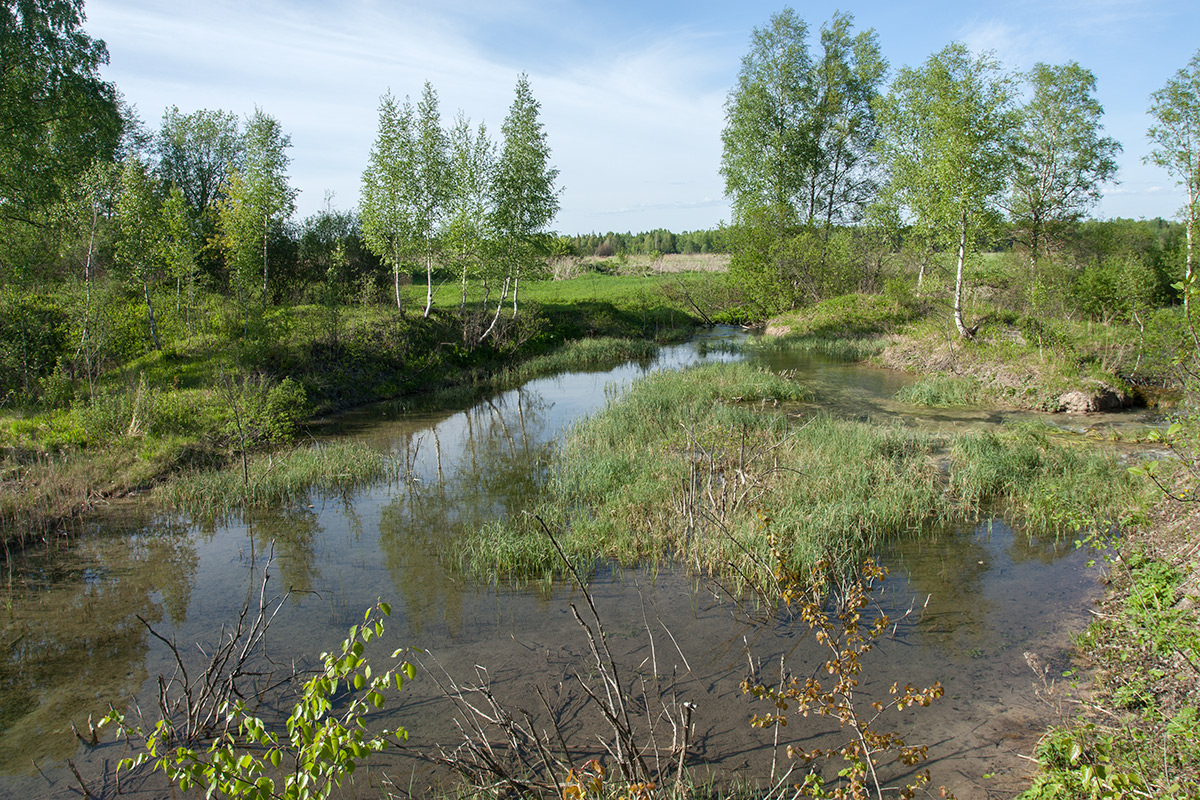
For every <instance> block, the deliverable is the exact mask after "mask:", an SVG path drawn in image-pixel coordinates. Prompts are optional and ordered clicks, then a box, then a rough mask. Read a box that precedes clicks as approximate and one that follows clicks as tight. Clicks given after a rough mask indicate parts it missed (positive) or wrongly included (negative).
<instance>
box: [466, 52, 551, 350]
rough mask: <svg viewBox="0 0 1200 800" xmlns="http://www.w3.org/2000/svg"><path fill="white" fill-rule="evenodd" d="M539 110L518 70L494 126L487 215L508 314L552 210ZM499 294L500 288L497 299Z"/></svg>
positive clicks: (536, 255)
mask: <svg viewBox="0 0 1200 800" xmlns="http://www.w3.org/2000/svg"><path fill="white" fill-rule="evenodd" d="M540 109H541V104H540V103H538V101H537V100H536V99H534V97H533V92H532V91H531V90H530V88H529V76H528V75H524V74H522V75H521V76H520V77H519V78H518V79H517V88H516V92H515V96H514V98H513V102H512V105H511V106H509V110H508V116H507V117H505V118H504V124H503V125H502V126H501V128H500V131H501V133H502V137H503V142H502V144H501V146H500V157H499V159H498V160H497V162H496V171H495V179H494V182H493V188H492V191H493V203H494V205H493V210H492V218H491V224H492V229H493V231H494V232H495V234H496V236H497V243H498V245H499V247H500V258H501V260H502V262H503V263H504V264H505V265H506V268H507V275H506V278H505V285H506V287H507V286H508V285H509V284H510V283H511V287H512V292H513V314H514V315H516V313H517V293H518V291H519V287H520V282H521V275H522V273H523V272H525V271H528V270H529V269H531V268H532V267H534V266H535V265H536V264H537V263H538V260H539V258H540V257H541V255H542V254H544V252H545V245H544V242H543V239H544V237H545V233H546V231H547V229H548V227H549V225H550V223H551V222H553V221H554V217H555V215H557V214H558V195H559V190H558V189H557V188H556V187H555V185H554V184H555V181H556V180H557V179H558V170H557V169H556V168H554V167H552V166H550V146H549V144H548V143H547V141H546V131H545V128H544V127H543V125H542V123H541V121H540V120H539V119H538V113H539V111H540ZM503 295H504V292H503V291H502V293H501V301H500V302H501V303H503V301H504V298H503ZM498 317H499V307H497V318H498ZM494 326H495V320H493V323H492V327H494ZM492 327H489V329H488V331H487V333H490V332H491V330H492ZM487 333H485V334H484V335H485V336H486V335H487Z"/></svg>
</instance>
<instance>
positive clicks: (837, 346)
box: [725, 335, 887, 362]
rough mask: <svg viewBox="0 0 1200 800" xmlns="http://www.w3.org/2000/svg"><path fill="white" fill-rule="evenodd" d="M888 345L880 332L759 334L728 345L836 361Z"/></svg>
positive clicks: (859, 358)
mask: <svg viewBox="0 0 1200 800" xmlns="http://www.w3.org/2000/svg"><path fill="white" fill-rule="evenodd" d="M886 346H887V340H886V339H884V338H882V337H879V336H850V337H840V336H839V337H828V336H794V335H787V336H757V337H754V338H751V339H745V340H743V341H740V342H730V343H728V344H727V345H725V349H726V350H727V351H729V352H738V353H750V354H754V353H778V352H795V351H799V352H813V353H820V354H822V355H824V356H827V357H829V358H831V359H834V360H836V361H848V362H849V361H866V360H867V359H869V358H871V357H873V356H876V355H879V353H881V352H883V349H884V348H885V347H886Z"/></svg>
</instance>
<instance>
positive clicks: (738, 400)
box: [457, 364, 1145, 588]
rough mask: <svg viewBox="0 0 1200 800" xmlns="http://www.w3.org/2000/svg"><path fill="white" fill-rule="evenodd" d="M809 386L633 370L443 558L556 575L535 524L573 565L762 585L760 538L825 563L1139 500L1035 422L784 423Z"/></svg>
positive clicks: (1108, 468)
mask: <svg viewBox="0 0 1200 800" xmlns="http://www.w3.org/2000/svg"><path fill="white" fill-rule="evenodd" d="M806 394H807V393H806V392H805V391H804V389H803V387H800V386H797V385H795V384H794V383H792V382H790V381H788V380H787V379H786V377H783V376H772V375H770V374H769V373H762V372H758V371H756V370H755V369H753V368H752V367H750V366H747V365H745V364H733V365H729V364H717V365H707V366H704V367H698V368H693V369H689V370H685V371H683V372H679V373H656V374H653V375H651V376H648V377H646V378H644V379H642V380H641V381H639V382H637V383H635V384H634V385H633V387H631V389H630V390H629V391H628V392H627V393H626V394H624V395H622V396H620V397H618V398H613V399H612V400H611V402H610V403H609V405H608V407H607V408H606V409H605V410H604V411H603V412H601V413H599V414H597V415H596V416H594V417H592V418H590V419H588V420H585V421H584V422H581V423H580V424H579V425H577V426H576V427H575V428H574V429H573V430H572V432H571V433H570V434H569V435H568V437H567V438H566V440H565V441H564V442H563V443H562V444H561V446H560V447H559V449H558V451H557V452H556V455H555V457H554V459H553V462H552V464H551V466H550V469H549V472H550V476H551V477H550V479H549V480H548V482H547V485H546V486H545V487H544V490H543V493H542V496H541V497H540V498H539V499H537V500H536V501H534V502H533V503H532V506H531V508H530V509H529V511H530V513H529V514H528V515H524V516H520V517H514V518H510V519H507V520H503V521H498V522H493V523H490V524H489V525H487V526H486V527H485V528H484V529H483V530H482V531H479V532H478V533H477V534H476V535H474V536H468V537H467V538H466V539H465V540H463V541H460V542H459V544H458V550H457V559H458V565H459V567H460V568H462V569H463V570H465V571H466V572H468V573H471V574H473V575H476V576H479V577H484V578H489V579H492V580H498V579H499V580H502V579H513V580H517V581H525V580H540V579H544V578H546V577H547V576H549V575H552V574H555V573H557V572H558V571H559V570H560V566H559V564H558V563H557V559H556V557H555V554H554V552H553V550H552V548H551V547H550V544H549V542H548V541H547V539H546V536H545V535H544V533H543V531H542V530H541V524H540V523H538V522H537V518H541V520H542V521H543V522H544V523H545V524H546V525H547V526H549V527H550V528H551V529H552V530H554V531H556V532H558V535H559V536H560V537H561V541H562V544H563V547H564V549H565V550H566V551H567V553H568V555H569V557H570V558H571V559H572V561H573V562H575V563H577V564H580V565H582V566H583V567H584V569H585V571H586V570H587V569H590V568H594V567H596V566H597V565H599V564H602V563H604V562H606V561H613V562H616V563H619V564H623V565H631V564H644V565H657V564H662V563H683V564H685V565H690V566H691V567H692V568H693V569H696V570H697V571H700V572H709V573H715V574H718V575H721V576H722V577H724V578H727V579H730V580H732V581H733V582H735V583H741V584H743V585H754V586H758V587H760V588H767V587H769V586H770V585H771V581H772V580H773V577H772V568H771V563H772V561H771V558H770V546H771V542H772V539H771V538H769V537H774V539H773V541H774V542H775V543H776V544H777V545H778V547H779V549H780V550H782V551H783V552H784V553H786V554H788V556H789V558H790V559H791V561H792V563H791V564H790V566H793V567H801V566H803V565H805V564H809V563H811V562H812V561H813V560H814V559H815V558H818V557H821V556H829V557H831V558H832V559H833V560H834V561H835V562H836V563H838V564H840V565H842V566H846V567H848V566H850V565H852V564H854V563H856V562H857V561H858V559H860V558H861V557H862V556H864V555H866V554H869V553H873V552H876V551H877V550H878V549H879V548H880V546H881V545H882V544H883V543H884V542H885V541H888V540H890V539H894V538H896V537H902V536H907V535H917V534H920V533H921V532H922V531H927V530H930V529H932V528H934V527H936V526H941V525H944V524H948V523H954V522H959V521H963V520H966V519H971V518H975V517H976V516H979V515H982V514H986V513H991V512H992V511H993V510H995V509H997V508H1002V509H1003V510H1004V511H1005V513H1006V514H1009V515H1010V516H1009V517H1008V518H1009V519H1010V520H1011V521H1013V522H1014V523H1015V524H1018V525H1021V526H1023V527H1024V528H1025V529H1026V530H1028V531H1029V532H1030V533H1031V534H1032V533H1038V534H1041V533H1046V532H1054V533H1058V534H1061V535H1074V534H1075V532H1076V531H1077V530H1078V529H1079V528H1081V527H1086V526H1090V525H1098V526H1102V527H1107V526H1108V525H1109V524H1111V523H1112V522H1114V521H1115V519H1114V518H1115V517H1116V516H1117V515H1116V513H1115V512H1114V509H1117V508H1126V507H1137V506H1138V504H1139V503H1144V500H1145V493H1144V491H1142V490H1141V489H1140V488H1139V484H1137V483H1136V482H1134V481H1131V480H1130V477H1129V476H1128V475H1127V473H1126V470H1125V468H1124V466H1123V465H1122V464H1120V463H1119V462H1118V461H1117V459H1116V458H1115V456H1114V455H1113V454H1111V453H1109V452H1107V451H1103V450H1100V449H1098V448H1095V447H1094V446H1092V445H1090V444H1089V445H1088V446H1087V449H1084V448H1081V447H1077V446H1071V445H1069V444H1066V443H1063V442H1059V441H1056V440H1053V439H1052V438H1051V437H1049V436H1048V435H1046V434H1045V433H1043V432H1041V431H1038V430H1036V429H1032V428H1030V429H1018V430H1016V431H1011V432H1003V433H1000V434H965V435H962V436H958V437H953V438H951V439H949V440H947V439H945V438H944V437H940V436H937V435H934V434H929V433H923V432H918V431H913V430H909V429H905V428H900V427H893V426H879V425H872V424H868V423H861V422H852V421H845V420H837V419H833V418H830V417H828V416H825V415H818V416H812V417H807V418H804V419H799V418H795V417H793V416H791V415H789V413H787V410H788V408H789V406H788V403H790V402H794V401H797V400H801V399H803V398H804V397H806ZM947 448H948V450H949V455H948V456H943V455H941V454H942V453H943V452H944V451H945V450H946V449H947ZM945 461H948V463H949V476H947V475H945V474H944V473H943V470H942V469H941V468H940V467H939V462H945ZM768 519H769V520H770V524H769V525H768V524H767V520H768Z"/></svg>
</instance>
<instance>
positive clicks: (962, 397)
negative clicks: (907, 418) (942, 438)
mask: <svg viewBox="0 0 1200 800" xmlns="http://www.w3.org/2000/svg"><path fill="white" fill-rule="evenodd" d="M896 399H897V400H900V401H902V402H905V403H912V404H913V405H918V406H933V407H935V408H953V407H955V406H970V405H976V404H978V403H981V402H983V401H984V400H985V399H986V392H985V391H984V390H983V387H982V386H981V385H980V384H979V381H977V380H975V379H973V378H959V377H956V376H954V375H930V376H928V377H925V378H920V379H919V380H917V381H915V382H913V383H910V384H909V385H908V386H905V387H904V388H903V389H901V390H900V391H899V392H897V393H896Z"/></svg>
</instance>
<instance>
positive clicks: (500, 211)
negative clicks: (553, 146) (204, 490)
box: [0, 0, 559, 402]
mask: <svg viewBox="0 0 1200 800" xmlns="http://www.w3.org/2000/svg"><path fill="white" fill-rule="evenodd" d="M83 21H84V4H83V0H62V1H59V0H55V1H54V2H51V0H30V2H23V3H18V4H6V5H5V6H4V9H3V11H2V12H0V59H2V63H3V65H4V68H3V70H0V128H3V131H4V135H2V136H0V265H2V267H3V270H2V273H0V402H6V401H8V400H12V399H14V398H17V399H21V398H22V397H24V398H30V397H35V396H36V395H37V394H38V391H39V389H38V387H39V385H40V384H41V382H43V381H44V380H45V379H46V378H47V377H48V376H49V375H50V374H51V373H53V372H55V371H56V370H57V371H59V372H62V371H64V370H65V371H67V372H69V373H70V377H71V378H72V379H77V378H79V377H81V376H85V377H87V376H90V377H89V381H90V378H91V377H95V376H97V375H99V374H100V373H101V372H102V371H104V369H105V368H106V366H111V365H112V364H119V363H124V362H126V361H128V360H129V359H130V358H133V357H136V356H137V355H139V354H141V353H144V352H146V351H147V350H162V349H163V348H164V347H167V346H169V345H170V344H171V343H172V342H175V341H179V340H181V339H182V338H185V337H187V336H190V335H194V334H195V333H196V332H197V330H198V324H199V323H205V324H204V325H202V326H201V327H203V328H204V329H205V330H213V325H212V319H211V317H212V316H213V314H214V313H216V314H218V315H223V316H224V317H226V319H224V320H222V321H221V322H220V324H219V325H217V328H219V329H220V332H221V333H222V334H224V335H229V336H230V337H231V338H238V337H241V338H244V337H247V336H252V335H253V334H254V333H255V331H256V330H261V328H262V320H263V316H264V314H265V313H266V312H267V311H268V309H270V308H271V307H272V306H274V305H276V304H278V303H280V302H288V303H297V302H314V301H318V302H325V303H345V302H349V301H351V300H355V299H361V300H363V301H364V302H376V301H381V300H382V299H383V292H384V290H383V286H384V285H385V282H386V283H390V284H391V287H392V291H391V292H390V294H391V297H392V300H393V302H394V303H395V304H396V305H397V307H398V308H400V307H401V292H400V287H401V285H402V284H406V283H409V282H411V279H412V274H413V273H414V272H423V273H424V277H425V283H426V289H427V290H426V300H425V304H424V314H425V315H428V314H429V313H430V308H431V305H432V295H433V288H434V282H435V277H434V276H435V272H436V273H438V275H439V276H440V275H442V274H443V273H445V274H450V275H453V276H455V278H456V280H457V281H458V282H459V283H460V285H461V287H462V311H463V312H464V314H465V312H466V308H465V307H466V302H467V292H468V286H469V285H470V286H471V287H472V288H473V289H481V291H476V292H475V294H481V295H482V297H483V298H484V299H483V301H482V304H483V305H486V304H489V303H490V305H489V306H488V307H489V308H491V320H492V322H491V325H485V326H483V329H482V331H481V333H480V334H479V335H478V336H477V339H479V340H481V339H482V338H484V337H486V336H487V335H488V334H489V333H490V332H491V331H492V330H493V329H494V327H495V321H496V320H497V319H498V318H499V316H500V310H501V307H502V306H503V305H504V304H505V303H508V302H511V306H512V311H513V314H515V313H516V312H517V309H518V292H519V289H520V285H521V281H522V280H526V279H528V278H530V277H536V276H537V275H539V274H540V273H539V270H540V268H541V267H540V266H539V265H542V266H544V263H545V258H546V256H547V255H548V254H549V252H550V251H551V248H552V245H553V244H554V239H553V237H551V236H550V233H549V230H548V228H549V225H550V223H551V222H552V220H553V218H554V216H555V215H556V213H557V211H558V196H559V190H558V188H557V186H556V181H557V175H558V172H557V170H556V169H555V168H554V167H553V166H552V165H551V164H550V148H549V145H548V143H547V137H546V133H545V130H544V128H543V125H542V123H541V122H540V120H539V118H538V117H539V108H540V106H539V104H538V102H537V100H536V99H535V98H534V96H533V93H532V90H531V87H530V85H529V81H528V78H527V77H526V76H524V75H521V76H520V77H519V79H518V81H517V86H516V91H515V96H514V100H513V103H512V106H511V108H510V110H509V113H508V115H507V117H506V118H505V120H504V122H503V124H502V126H501V129H500V134H501V136H500V141H499V142H494V141H492V140H491V139H490V138H489V135H488V131H487V128H486V127H485V126H484V125H479V126H478V127H472V126H471V124H470V122H469V120H468V119H467V118H466V117H465V116H464V115H463V114H462V113H461V112H460V113H459V114H458V116H457V117H456V119H455V120H454V122H453V123H452V124H451V125H449V126H444V125H443V123H442V120H441V118H440V113H439V110H438V102H437V95H436V92H435V91H434V90H433V88H432V86H430V85H428V84H426V86H425V89H424V92H423V94H422V96H421V98H420V100H419V102H418V103H417V104H416V106H415V107H414V106H413V104H412V103H411V101H410V100H409V99H407V98H406V99H405V100H404V101H403V102H402V103H401V102H397V100H396V99H395V98H394V97H393V96H392V94H391V93H390V92H389V93H388V94H386V95H385V96H384V97H383V98H382V99H381V102H380V108H379V130H378V134H377V138H376V141H375V143H374V146H373V147H372V149H371V152H370V156H369V160H368V167H367V169H366V171H365V172H364V174H363V176H362V199H361V203H360V206H359V208H356V209H354V210H350V211H343V210H337V209H335V208H334V207H333V204H332V199H331V198H329V197H327V198H326V203H325V206H324V208H323V209H322V210H321V211H320V212H318V213H316V214H314V215H312V216H310V217H308V218H307V219H304V220H303V221H301V222H299V223H296V222H295V221H294V220H293V217H294V212H295V199H296V195H297V191H296V189H295V188H294V187H293V186H292V185H291V184H290V181H289V177H288V168H289V164H290V155H289V150H290V146H291V140H290V136H289V135H288V134H287V133H286V132H285V130H284V129H283V126H282V125H281V123H280V122H279V120H278V119H276V118H275V117H273V116H271V115H270V114H269V113H267V112H266V111H264V110H263V109H261V108H255V109H254V111H253V113H252V114H250V115H249V116H247V117H246V118H244V119H243V118H241V117H239V116H238V115H237V114H234V113H231V112H228V111H225V110H211V109H200V110H196V111H192V112H186V113H185V112H183V111H180V110H179V108H178V107H174V106H173V107H171V108H169V109H167V110H166V112H165V113H164V114H163V117H162V120H161V123H160V124H159V126H158V127H157V129H156V130H150V129H148V128H147V126H146V125H145V124H144V123H143V122H142V121H141V119H140V118H139V117H138V115H137V112H136V110H135V109H133V108H131V107H130V106H129V105H128V104H126V103H125V102H124V99H123V97H122V96H121V94H120V92H119V90H118V89H117V87H115V86H114V85H112V84H110V83H108V82H105V81H104V80H103V79H102V78H101V77H100V73H99V70H100V68H101V67H102V66H103V65H104V64H105V63H106V62H107V60H108V53H107V50H106V48H105V46H104V43H103V42H101V41H98V40H95V39H93V38H91V37H89V36H88V35H87V34H86V33H85V32H84V31H83V30H82V24H83ZM439 279H440V278H439ZM214 297H215V298H220V299H221V300H222V303H223V304H224V305H223V307H222V308H220V309H217V310H216V311H214V309H213V308H211V306H212V303H211V302H210V301H211V300H212V299H213V298H214ZM400 310H401V311H404V310H405V309H403V308H401V309H400Z"/></svg>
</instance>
